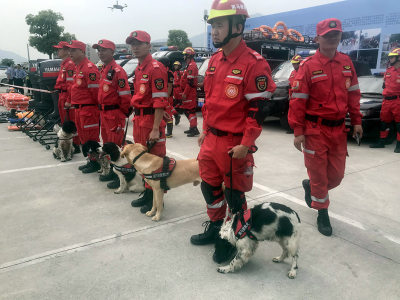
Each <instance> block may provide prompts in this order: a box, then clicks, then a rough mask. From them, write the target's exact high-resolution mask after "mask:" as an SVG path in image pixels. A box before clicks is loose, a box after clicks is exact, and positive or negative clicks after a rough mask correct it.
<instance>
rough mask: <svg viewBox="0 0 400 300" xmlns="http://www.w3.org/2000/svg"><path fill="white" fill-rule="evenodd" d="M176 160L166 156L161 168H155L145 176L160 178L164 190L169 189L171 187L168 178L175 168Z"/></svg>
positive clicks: (152, 178)
mask: <svg viewBox="0 0 400 300" xmlns="http://www.w3.org/2000/svg"><path fill="white" fill-rule="evenodd" d="M175 166H176V160H175V159H174V158H169V157H168V156H164V158H163V165H162V167H161V168H159V169H157V170H155V171H154V172H152V173H151V174H143V176H144V178H146V179H151V180H160V186H161V188H162V189H163V190H165V191H168V190H169V189H170V188H169V186H168V185H167V178H168V177H169V176H171V174H172V171H173V170H174V169H175Z"/></svg>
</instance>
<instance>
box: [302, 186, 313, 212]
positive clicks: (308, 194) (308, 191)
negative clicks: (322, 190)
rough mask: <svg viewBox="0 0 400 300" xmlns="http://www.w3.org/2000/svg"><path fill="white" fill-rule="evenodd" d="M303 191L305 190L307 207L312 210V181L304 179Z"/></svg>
mask: <svg viewBox="0 0 400 300" xmlns="http://www.w3.org/2000/svg"><path fill="white" fill-rule="evenodd" d="M302 185H303V189H304V200H306V203H307V206H308V207H309V208H311V202H312V200H311V187H310V180H309V179H304V180H303V182H302Z"/></svg>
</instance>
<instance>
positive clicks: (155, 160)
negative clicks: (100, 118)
mask: <svg viewBox="0 0 400 300" xmlns="http://www.w3.org/2000/svg"><path fill="white" fill-rule="evenodd" d="M143 151H147V147H145V146H143V145H142V144H131V145H126V146H125V147H124V150H123V151H122V152H121V157H122V158H123V157H125V158H126V159H127V160H128V162H129V163H130V164H133V165H134V167H135V169H136V170H137V171H138V172H139V173H140V174H151V173H152V172H154V171H156V170H158V169H160V168H161V167H162V165H163V159H162V158H161V157H159V156H156V155H153V154H150V153H145V154H143V155H142V156H141V157H140V158H139V159H138V160H137V161H136V162H133V160H134V159H135V158H136V157H137V156H138V155H140V154H141V153H142V152H143ZM145 181H146V182H147V183H148V184H149V185H150V186H151V187H152V189H153V207H152V208H151V211H148V212H147V213H146V216H148V217H153V218H152V220H153V221H159V220H160V218H161V213H162V210H163V197H164V190H163V189H162V188H161V186H160V180H152V179H147V178H145ZM191 182H193V185H198V184H199V183H200V182H201V178H200V173H199V162H198V161H197V160H196V159H194V158H192V159H185V160H177V161H176V166H175V168H174V170H173V172H172V174H171V176H169V177H168V178H167V185H168V186H169V188H175V187H178V186H180V185H184V184H187V183H191Z"/></svg>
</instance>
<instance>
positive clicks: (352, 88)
mask: <svg viewBox="0 0 400 300" xmlns="http://www.w3.org/2000/svg"><path fill="white" fill-rule="evenodd" d="M359 89H360V86H359V85H358V84H355V85H352V86H351V87H349V88H348V89H347V90H348V91H349V92H353V91H357V90H359Z"/></svg>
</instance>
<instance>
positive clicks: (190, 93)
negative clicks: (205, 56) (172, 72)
mask: <svg viewBox="0 0 400 300" xmlns="http://www.w3.org/2000/svg"><path fill="white" fill-rule="evenodd" d="M198 75H199V70H198V69H197V65H196V63H195V62H194V60H192V61H191V62H190V63H189V65H188V66H187V68H186V70H185V71H184V72H183V75H182V79H181V90H182V95H186V100H185V101H189V100H192V101H196V100H197V76H198ZM185 101H183V104H184V103H185Z"/></svg>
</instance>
